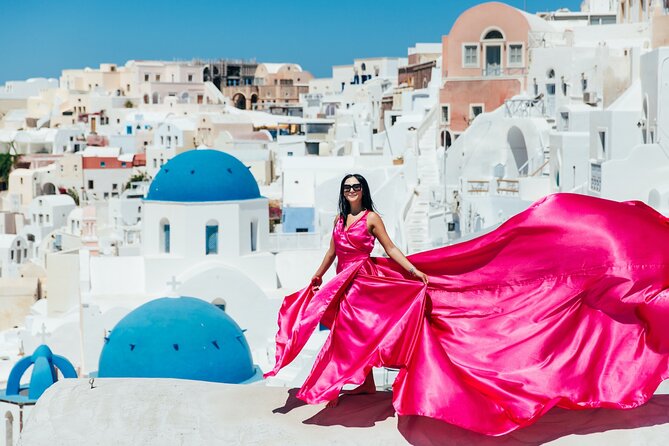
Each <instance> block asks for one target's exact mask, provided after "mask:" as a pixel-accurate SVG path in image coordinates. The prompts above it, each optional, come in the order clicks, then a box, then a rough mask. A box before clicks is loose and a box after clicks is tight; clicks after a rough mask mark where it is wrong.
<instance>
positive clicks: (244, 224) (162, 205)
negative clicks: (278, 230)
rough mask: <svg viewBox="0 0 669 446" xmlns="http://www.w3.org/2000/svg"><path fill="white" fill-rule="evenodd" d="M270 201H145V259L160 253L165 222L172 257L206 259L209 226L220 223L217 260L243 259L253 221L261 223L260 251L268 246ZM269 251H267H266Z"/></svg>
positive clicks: (248, 245) (259, 226) (143, 231)
mask: <svg viewBox="0 0 669 446" xmlns="http://www.w3.org/2000/svg"><path fill="white" fill-rule="evenodd" d="M267 206H268V201H267V199H266V198H259V199H253V200H241V201H229V202H210V203H170V202H156V201H145V202H144V206H143V212H144V213H143V218H142V228H143V230H142V234H143V245H144V251H143V252H144V253H145V254H146V255H163V254H161V253H160V250H159V248H160V246H159V241H160V233H159V231H160V230H161V229H160V227H159V225H160V221H161V219H163V218H167V219H168V220H169V222H170V237H171V243H170V248H171V249H170V251H171V252H170V254H169V255H170V256H177V257H186V258H198V257H204V256H205V252H206V251H205V239H206V232H205V227H206V224H207V222H209V221H210V220H215V221H217V222H218V226H219V235H218V243H219V247H218V252H219V254H218V256H233V257H234V256H240V255H245V254H247V253H249V252H250V242H249V240H250V233H249V229H248V228H250V221H251V219H252V218H257V220H258V228H259V229H258V234H259V238H258V243H259V247H266V246H267V238H266V237H267V233H268V232H269V227H268V224H269V223H268V218H267V212H268V210H267V209H268V207H267ZM265 249H266V248H265Z"/></svg>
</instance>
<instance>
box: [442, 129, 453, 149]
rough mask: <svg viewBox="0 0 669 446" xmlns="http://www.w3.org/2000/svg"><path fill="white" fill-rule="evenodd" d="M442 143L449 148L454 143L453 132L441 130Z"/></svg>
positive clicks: (445, 147)
mask: <svg viewBox="0 0 669 446" xmlns="http://www.w3.org/2000/svg"><path fill="white" fill-rule="evenodd" d="M441 145H442V147H443V148H444V150H448V148H449V147H451V145H453V139H452V137H451V132H449V131H448V130H444V131H442V132H441Z"/></svg>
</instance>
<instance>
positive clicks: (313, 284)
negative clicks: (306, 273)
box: [311, 275, 323, 293]
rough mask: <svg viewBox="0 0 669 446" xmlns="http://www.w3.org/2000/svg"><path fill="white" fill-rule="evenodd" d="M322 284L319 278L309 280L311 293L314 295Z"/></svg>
mask: <svg viewBox="0 0 669 446" xmlns="http://www.w3.org/2000/svg"><path fill="white" fill-rule="evenodd" d="M322 283H323V279H322V278H321V276H318V275H314V277H312V278H311V291H313V292H314V293H315V292H316V291H318V290H319V288H320V286H321V284H322Z"/></svg>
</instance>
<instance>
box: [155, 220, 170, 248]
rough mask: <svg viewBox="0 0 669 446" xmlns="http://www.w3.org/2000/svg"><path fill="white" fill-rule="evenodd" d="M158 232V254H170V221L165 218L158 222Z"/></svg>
mask: <svg viewBox="0 0 669 446" xmlns="http://www.w3.org/2000/svg"><path fill="white" fill-rule="evenodd" d="M158 232H159V235H160V252H162V253H164V254H169V253H170V221H169V220H168V219H166V218H163V219H161V220H160V224H159V228H158Z"/></svg>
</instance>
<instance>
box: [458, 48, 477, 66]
mask: <svg viewBox="0 0 669 446" xmlns="http://www.w3.org/2000/svg"><path fill="white" fill-rule="evenodd" d="M462 66H463V67H465V68H477V67H478V66H479V46H478V44H464V45H463V47H462Z"/></svg>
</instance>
